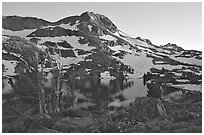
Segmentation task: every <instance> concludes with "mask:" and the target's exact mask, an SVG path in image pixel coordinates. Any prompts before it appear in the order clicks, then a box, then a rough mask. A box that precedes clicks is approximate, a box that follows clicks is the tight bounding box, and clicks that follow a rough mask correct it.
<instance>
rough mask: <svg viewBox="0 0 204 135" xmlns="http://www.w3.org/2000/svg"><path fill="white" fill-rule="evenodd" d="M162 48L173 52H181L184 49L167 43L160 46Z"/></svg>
mask: <svg viewBox="0 0 204 135" xmlns="http://www.w3.org/2000/svg"><path fill="white" fill-rule="evenodd" d="M161 47H162V48H166V49H170V50H174V51H183V50H184V49H183V48H182V47H180V46H178V45H176V44H171V43H168V44H166V45H161Z"/></svg>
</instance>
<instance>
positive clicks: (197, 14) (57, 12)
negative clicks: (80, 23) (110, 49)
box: [2, 2, 202, 50]
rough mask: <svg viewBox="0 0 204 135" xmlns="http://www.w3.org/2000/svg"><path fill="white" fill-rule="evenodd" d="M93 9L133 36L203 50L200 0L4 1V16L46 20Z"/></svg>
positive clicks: (156, 43) (154, 42) (161, 43)
mask: <svg viewBox="0 0 204 135" xmlns="http://www.w3.org/2000/svg"><path fill="white" fill-rule="evenodd" d="M85 11H92V12H94V13H99V14H103V15H105V16H107V17H108V18H109V19H110V20H111V21H112V22H113V23H114V24H115V25H116V26H117V27H118V29H120V30H121V31H123V32H125V33H127V34H129V35H131V36H132V37H142V38H147V39H150V40H151V42H152V43H153V44H155V45H165V44H167V43H174V44H177V45H178V46H181V47H183V48H184V49H194V50H202V3H201V2H195V3H192V2H164V3H162V2H144V3H142V2H96V3H93V2H92V3H91V2H76V3H73V2H52V3H51V2H36V3H33V2H27V3H25V2H16V3H14V2H3V3H2V15H4V16H7V15H18V16H33V17H38V18H42V19H45V20H47V21H57V20H59V19H62V18H64V17H68V16H72V15H80V14H82V13H83V12H85Z"/></svg>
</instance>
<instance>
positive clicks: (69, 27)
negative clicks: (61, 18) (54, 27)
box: [59, 23, 79, 30]
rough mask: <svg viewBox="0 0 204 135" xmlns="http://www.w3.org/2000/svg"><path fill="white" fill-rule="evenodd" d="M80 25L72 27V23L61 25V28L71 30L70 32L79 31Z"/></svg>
mask: <svg viewBox="0 0 204 135" xmlns="http://www.w3.org/2000/svg"><path fill="white" fill-rule="evenodd" d="M78 25H79V23H76V24H74V25H71V23H68V24H60V25H59V27H62V28H64V29H70V30H78V27H77V26H78Z"/></svg>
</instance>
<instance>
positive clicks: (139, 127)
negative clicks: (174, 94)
mask: <svg viewBox="0 0 204 135" xmlns="http://www.w3.org/2000/svg"><path fill="white" fill-rule="evenodd" d="M2 118H3V125H2V127H3V132H4V133H5V132H38V133H58V132H68V133H74V132H76V133H81V132H82V133H83V132H85V133H91V132H92V133H124V132H128V133H137V132H138V133H152V132H158V133H159V132H161V133H190V132H191V133H201V132H202V94H201V93H200V92H191V91H185V94H184V96H183V97H182V98H180V99H178V100H175V101H174V102H166V101H161V100H160V99H157V98H150V97H141V98H136V100H135V102H134V103H133V104H131V106H130V107H128V108H122V109H121V110H117V111H112V112H110V111H89V112H88V111H83V110H73V109H69V110H63V111H61V112H60V113H57V114H53V115H52V116H44V117H42V116H39V115H33V116H32V117H26V116H23V115H21V114H20V113H17V110H14V109H12V108H9V107H8V106H3V117H2Z"/></svg>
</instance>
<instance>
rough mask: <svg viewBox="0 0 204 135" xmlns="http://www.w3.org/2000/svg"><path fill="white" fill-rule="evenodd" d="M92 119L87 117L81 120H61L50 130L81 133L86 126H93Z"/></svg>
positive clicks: (68, 118)
mask: <svg viewBox="0 0 204 135" xmlns="http://www.w3.org/2000/svg"><path fill="white" fill-rule="evenodd" d="M93 121H94V120H93V119H92V118H89V117H82V118H77V117H75V118H70V117H66V118H62V119H61V120H60V121H58V122H56V123H55V124H54V126H53V128H52V129H54V130H57V131H61V132H82V131H83V130H85V129H86V128H87V127H88V126H90V125H91V124H93Z"/></svg>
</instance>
